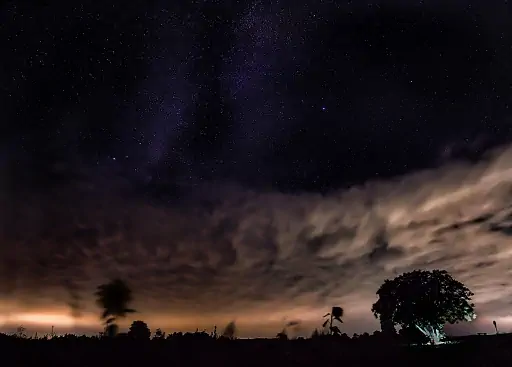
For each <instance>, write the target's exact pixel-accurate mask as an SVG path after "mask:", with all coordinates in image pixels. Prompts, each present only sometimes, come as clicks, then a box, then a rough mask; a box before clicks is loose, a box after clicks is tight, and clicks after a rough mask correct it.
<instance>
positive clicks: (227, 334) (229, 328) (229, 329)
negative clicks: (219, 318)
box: [222, 321, 236, 339]
mask: <svg viewBox="0 0 512 367" xmlns="http://www.w3.org/2000/svg"><path fill="white" fill-rule="evenodd" d="M235 334H236V324H235V322H234V321H231V322H229V323H228V324H227V325H226V327H225V328H224V332H223V333H222V336H223V337H224V338H228V339H234V338H235Z"/></svg>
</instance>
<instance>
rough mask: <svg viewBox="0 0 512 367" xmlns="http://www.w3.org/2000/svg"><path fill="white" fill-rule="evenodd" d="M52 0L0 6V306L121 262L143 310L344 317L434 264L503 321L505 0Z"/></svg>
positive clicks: (356, 320) (510, 137) (64, 318)
mask: <svg viewBox="0 0 512 367" xmlns="http://www.w3.org/2000/svg"><path fill="white" fill-rule="evenodd" d="M44 3H45V2H40V1H39V2H35V1H34V2H30V1H23V2H22V1H11V2H6V3H3V5H0V50H1V51H0V53H1V57H0V66H1V67H0V81H1V83H0V107H1V109H2V118H1V120H2V122H1V125H0V126H1V133H0V171H1V172H0V188H1V190H0V201H1V204H0V205H1V207H0V208H1V210H0V224H1V228H0V292H1V293H0V311H2V313H1V314H0V327H3V328H4V329H5V330H7V329H9V328H12V327H16V326H18V325H19V324H23V325H24V326H25V327H27V328H28V329H29V331H30V330H46V329H48V328H49V327H50V326H51V325H55V326H56V328H58V329H60V330H64V329H65V330H71V331H77V332H82V331H90V332H92V331H95V330H100V329H101V323H100V320H99V315H100V310H98V308H97V307H96V306H95V304H94V298H93V296H92V294H93V292H94V290H95V287H96V286H97V285H99V284H101V283H103V282H105V281H108V280H109V279H111V278H113V277H120V278H122V279H125V280H126V281H127V282H128V284H129V285H130V286H131V287H132V289H133V292H134V297H135V302H134V305H133V306H134V308H136V309H137V310H138V311H139V314H137V315H136V316H133V317H135V318H136V319H143V320H145V321H147V322H148V324H149V325H150V327H151V328H153V329H154V328H157V327H160V328H162V329H164V330H167V331H173V330H177V329H180V330H195V329H196V328H200V329H202V328H206V329H208V330H211V328H212V327H213V325H218V326H219V327H222V326H223V325H225V324H226V323H227V322H229V321H231V320H235V322H236V323H237V325H238V327H239V330H240V335H242V336H261V335H268V336H273V335H275V334H276V333H277V332H278V331H280V330H281V329H282V327H283V325H284V324H285V323H286V322H288V321H290V320H297V321H300V325H299V326H298V327H297V328H296V330H295V332H296V333H299V334H300V333H307V334H309V333H310V332H311V330H312V329H313V328H314V327H318V326H320V324H321V318H322V316H323V314H324V313H326V311H328V310H329V308H330V307H331V306H333V305H340V306H342V307H343V308H344V309H345V313H346V316H345V324H344V325H343V328H342V329H343V330H342V331H344V332H347V333H348V334H349V335H351V334H352V333H354V332H358V333H360V332H364V331H368V332H372V331H373V330H376V329H378V328H379V326H378V323H377V322H376V320H375V319H374V317H373V315H372V313H371V312H370V308H371V304H372V303H373V302H374V301H375V300H376V295H375V292H376V290H377V289H378V287H379V286H380V284H381V283H382V282H383V281H384V279H386V278H389V277H394V276H395V275H396V274H399V273H401V272H404V271H409V270H413V269H432V268H443V269H446V270H448V271H450V272H451V273H452V275H454V276H455V277H456V278H457V279H459V280H461V281H463V282H464V283H465V284H467V285H468V287H469V288H470V289H472V290H473V291H474V293H475V298H474V300H475V303H476V311H477V314H478V315H479V318H478V319H477V320H476V321H475V322H474V323H472V324H471V325H462V326H459V327H458V331H459V332H461V331H475V330H477V331H490V330H491V329H492V328H493V326H492V320H497V321H498V324H499V325H500V330H503V331H505V330H506V329H508V328H510V329H512V314H510V304H511V303H512V267H511V266H510V264H512V262H511V260H512V238H510V236H511V235H512V145H510V147H509V144H511V143H512V118H511V116H512V108H510V106H511V105H512V66H511V65H512V27H510V24H512V6H511V5H510V4H508V2H507V1H502V0H490V1H485V2H484V1H478V2H467V1H457V2H456V1H427V0H425V1H406V0H389V1H376V2H372V3H371V4H370V3H366V2H361V1H314V0H293V1H291V0H290V1H250V0H246V1H228V0H226V1H220V0H218V1H206V0H194V1H185V0H183V1H181V0H180V1H174V2H163V1H145V2H142V1H140V2H138V1H133V2H129V3H126V2H121V1H118V0H115V1H110V2H107V1H91V2H87V4H83V5H80V4H79V3H78V2H74V1H71V2H61V1H55V2H48V4H50V3H51V5H48V4H46V5H45V4H44ZM130 317H131V318H129V319H127V320H126V323H129V322H131V321H132V318H133V317H132V316H130Z"/></svg>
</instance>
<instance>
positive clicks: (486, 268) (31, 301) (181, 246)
mask: <svg viewBox="0 0 512 367" xmlns="http://www.w3.org/2000/svg"><path fill="white" fill-rule="evenodd" d="M4 177H5V176H4ZM128 189H129V185H128V184H127V183H126V182H125V181H123V180H120V179H118V178H115V177H108V176H103V177H101V179H100V178H94V179H90V180H89V181H87V182H81V183H79V184H77V183H75V184H73V185H68V186H61V187H59V188H58V189H55V190H52V191H51V192H45V193H39V194H36V193H31V194H27V193H24V194H16V192H15V191H13V190H7V189H4V195H2V203H1V205H2V208H3V209H2V213H1V219H2V223H4V226H3V227H2V233H1V236H2V237H1V241H0V279H1V282H0V291H1V292H2V293H1V298H0V300H1V303H2V306H3V311H4V314H6V315H7V314H9V312H10V313H11V314H12V315H14V314H20V313H25V314H26V313H29V312H32V313H37V312H40V311H41V310H43V309H44V310H51V309H59V310H60V312H64V311H63V310H67V309H69V312H68V311H66V312H68V314H69V315H71V314H72V312H74V313H75V316H79V315H76V313H77V311H78V308H80V311H82V312H83V315H82V316H83V317H85V318H88V320H89V322H90V323H94V322H96V321H95V318H94V316H93V315H94V313H95V312H96V308H95V305H94V302H93V299H92V293H93V291H94V288H95V287H96V286H97V285H98V284H100V283H101V282H103V281H105V280H107V279H109V278H111V277H122V278H124V279H126V280H127V281H128V282H129V284H130V285H131V286H132V288H133V290H134V294H135V298H136V304H135V305H134V307H135V308H137V309H138V310H140V311H141V312H142V314H143V315H144V317H146V318H147V319H148V320H151V321H152V322H153V323H155V327H158V326H162V327H166V326H176V325H179V326H184V327H185V326H186V325H189V327H190V328H194V329H195V326H194V325H197V326H198V327H203V326H205V327H206V326H207V325H213V324H215V323H217V324H218V325H219V327H222V326H223V323H224V325H225V324H227V322H229V321H230V320H236V324H237V326H238V327H239V328H240V333H241V335H247V334H250V333H251V330H256V329H258V325H259V326H260V328H259V329H258V330H262V328H263V326H264V325H272V327H277V329H275V330H273V331H272V332H269V333H271V334H272V335H275V332H276V330H277V331H279V330H280V329H282V328H283V327H284V326H285V324H286V321H285V320H290V319H293V320H302V326H301V327H304V325H305V324H308V325H312V324H314V323H317V320H318V321H319V320H320V319H321V316H322V312H323V311H324V310H326V309H328V308H329V307H330V306H332V305H333V304H340V305H342V306H343V307H344V309H345V311H346V320H347V321H346V323H345V324H344V327H346V328H347V330H348V331H349V332H352V331H362V330H361V325H363V327H369V328H371V329H372V328H377V324H376V323H375V322H374V321H373V320H372V318H373V316H372V314H371V312H370V307H371V304H372V302H374V300H375V291H376V290H377V288H378V287H379V285H380V283H381V282H382V281H383V280H384V279H386V278H389V277H393V276H394V275H395V274H397V273H400V272H403V271H408V270H412V269H416V268H445V269H447V270H449V271H450V272H452V274H453V275H454V276H455V277H457V278H458V279H460V280H461V281H463V282H465V283H467V285H468V286H469V287H470V288H471V289H472V290H473V291H474V292H475V303H476V306H477V311H478V313H479V315H481V316H482V318H483V319H482V320H484V321H482V322H490V321H488V320H491V319H494V318H495V319H497V320H507V319H506V318H507V317H508V315H509V311H508V309H509V305H510V302H511V301H512V287H511V279H512V273H511V270H510V266H509V264H510V260H511V258H512V241H511V236H512V200H511V199H512V149H505V150H502V151H500V152H498V153H496V154H494V155H493V156H492V157H490V158H489V159H487V160H486V161H483V162H481V163H478V164H475V165H467V164H456V163H453V164H449V165H446V166H445V167H442V168H440V169H437V170H432V171H426V172H421V173H417V174H414V175H410V176H407V177H402V178H397V179H395V180H392V181H382V182H368V183H367V184H366V185H364V186H361V187H354V188H352V189H350V190H346V191H340V192H333V193H331V194H329V195H325V196H322V195H314V194H307V193H304V194H302V195H285V194H281V193H278V192H255V191H249V190H245V189H243V188H241V187H238V186H236V185H232V186H226V185H224V186H217V187H202V188H201V192H200V193H199V192H194V193H193V192H191V193H190V199H187V200H185V201H186V205H184V203H183V202H181V203H180V204H176V205H175V206H165V207H164V206H159V207H157V206H155V205H152V204H149V203H148V202H147V201H145V200H143V199H142V198H139V197H136V196H134V195H131V194H129V191H128ZM6 190H7V191H6ZM13 317H14V316H13ZM27 317H28V316H27ZM178 318H181V319H182V320H186V321H181V322H179V321H177V319H178ZM500 318H501V319H500ZM27 320H28V319H27ZM158 322H161V323H163V324H165V325H156V324H157V323H158ZM361 323H363V324H361ZM98 324H99V321H98ZM244 327H245V331H244Z"/></svg>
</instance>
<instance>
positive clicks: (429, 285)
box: [372, 270, 475, 344]
mask: <svg viewBox="0 0 512 367" xmlns="http://www.w3.org/2000/svg"><path fill="white" fill-rule="evenodd" d="M377 295H378V296H379V299H378V300H377V302H375V303H374V304H373V306H372V312H373V314H374V315H375V317H376V318H378V319H380V321H381V323H382V322H383V321H389V322H392V323H393V325H400V326H401V327H402V328H409V327H416V328H417V329H418V330H420V331H421V332H422V333H423V334H425V335H426V336H428V337H429V338H430V340H431V342H432V343H434V344H437V343H439V342H440V340H441V338H442V328H443V326H444V325H445V324H446V323H450V324H453V323H457V322H459V321H463V320H466V321H471V320H473V319H474V318H475V313H474V308H473V307H474V305H473V304H472V303H470V301H471V297H472V296H473V293H472V292H471V291H470V290H469V289H468V288H467V287H466V286H464V284H462V283H460V282H458V281H456V280H455V279H453V278H452V277H451V275H450V274H449V273H448V272H447V271H445V270H433V271H423V270H415V271H413V272H410V273H404V274H402V275H400V276H398V277H396V278H395V279H393V280H389V279H388V280H386V281H385V282H384V284H383V285H382V286H381V287H380V288H379V290H378V291H377Z"/></svg>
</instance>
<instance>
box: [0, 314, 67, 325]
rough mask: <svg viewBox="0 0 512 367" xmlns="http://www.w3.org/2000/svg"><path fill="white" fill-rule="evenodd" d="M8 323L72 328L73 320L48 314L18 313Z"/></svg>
mask: <svg viewBox="0 0 512 367" xmlns="http://www.w3.org/2000/svg"><path fill="white" fill-rule="evenodd" d="M9 321H11V322H12V321H16V322H19V323H24V322H26V323H29V324H36V325H55V326H73V325H75V320H74V319H73V318H72V317H71V316H68V315H61V314H51V313H50V314H48V313H19V314H17V315H13V316H11V319H10V320H9Z"/></svg>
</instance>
